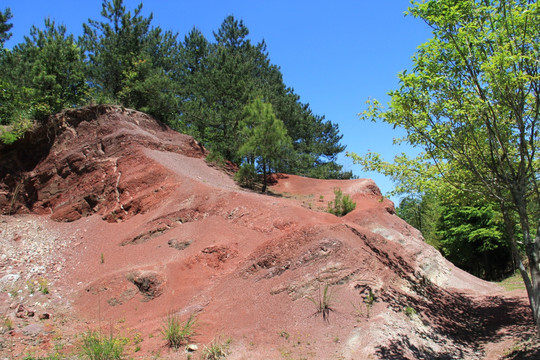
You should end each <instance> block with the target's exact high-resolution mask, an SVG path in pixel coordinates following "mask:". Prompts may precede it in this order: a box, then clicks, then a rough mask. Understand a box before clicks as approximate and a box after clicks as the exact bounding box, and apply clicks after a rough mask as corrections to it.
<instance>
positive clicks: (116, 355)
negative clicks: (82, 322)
mask: <svg viewBox="0 0 540 360" xmlns="http://www.w3.org/2000/svg"><path fill="white" fill-rule="evenodd" d="M124 347H125V344H124V342H123V341H121V340H120V339H118V338H116V337H114V336H113V335H112V331H111V334H110V335H109V336H105V335H103V334H102V333H101V332H99V331H92V330H88V331H87V332H86V333H84V334H83V335H82V343H81V353H82V356H84V357H86V358H88V359H90V360H116V359H123V358H124Z"/></svg>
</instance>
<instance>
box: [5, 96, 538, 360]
mask: <svg viewBox="0 0 540 360" xmlns="http://www.w3.org/2000/svg"><path fill="white" fill-rule="evenodd" d="M206 155H207V152H206V150H205V149H204V148H203V147H202V146H201V145H200V144H198V143H197V142H196V141H195V140H194V139H193V138H191V137H189V136H187V135H183V134H179V133H177V132H174V131H172V130H171V129H169V128H167V127H166V126H164V125H162V124H160V123H159V122H157V121H155V120H154V119H153V118H151V117H149V116H148V115H146V114H143V113H140V112H136V111H133V110H130V109H124V108H121V107H116V106H104V105H99V106H90V107H87V108H83V109H77V110H68V111H65V112H63V113H61V114H58V115H56V116H53V117H51V118H50V119H49V122H48V123H47V124H46V125H43V126H41V127H36V128H35V129H34V130H33V131H32V132H31V133H29V134H28V135H27V136H26V137H25V138H24V139H23V140H21V141H20V142H18V143H15V144H13V145H11V146H3V147H0V180H1V181H0V209H1V211H2V213H3V215H1V217H0V254H1V255H0V290H2V291H0V315H2V321H3V322H2V323H0V328H1V329H0V333H1V338H0V359H4V358H5V359H12V358H22V357H24V356H25V355H28V354H33V355H34V356H43V355H46V354H51V353H52V352H53V351H54V349H60V350H59V351H60V352H61V353H63V354H66V356H72V357H73V358H77V356H78V354H79V353H78V352H77V351H78V349H79V347H80V343H81V334H83V333H84V332H85V331H88V329H100V330H101V331H103V332H104V333H107V334H109V332H110V331H112V332H113V333H114V334H118V336H121V337H123V338H124V339H125V340H126V349H127V351H128V352H129V353H130V356H133V357H134V358H145V359H146V358H157V357H159V358H165V359H166V358H171V359H183V358H188V356H189V355H190V354H188V353H186V352H184V351H183V350H181V351H178V352H175V351H173V350H171V349H169V348H168V347H167V346H166V341H165V340H164V339H163V336H162V334H161V331H162V329H163V326H164V324H165V322H166V319H167V316H168V315H170V314H176V315H178V316H179V317H180V318H181V319H182V320H186V319H188V317H189V316H195V317H196V319H197V325H196V336H194V337H193V339H192V340H191V342H192V343H196V344H198V345H199V350H197V351H196V353H195V356H197V357H198V356H199V355H198V353H200V352H201V349H202V348H203V347H204V345H205V344H210V343H211V342H212V341H214V340H215V341H225V339H229V338H230V339H231V344H230V348H229V356H228V357H227V358H228V359H347V360H349V359H536V358H539V357H540V350H539V349H540V346H539V343H538V340H537V339H536V337H535V329H534V326H533V324H532V320H531V319H532V317H531V314H530V310H529V307H528V300H527V297H526V294H525V292H524V291H523V290H514V291H506V290H504V289H503V288H501V287H500V286H498V285H496V284H493V283H488V282H485V281H482V280H480V279H478V278H475V277H474V276H472V275H470V274H467V273H465V272H464V271H462V270H460V269H458V268H456V267H455V266H454V265H453V264H451V263H450V262H448V261H447V260H445V259H444V258H443V257H442V256H441V254H440V253H439V252H438V251H436V250H435V249H433V248H432V247H430V246H429V245H427V244H426V243H424V241H423V239H422V236H421V234H420V233H419V232H418V231H417V230H416V229H414V228H412V227H411V226H410V225H408V224H407V223H405V222H404V221H403V220H401V219H400V218H399V217H397V216H396V215H395V211H394V206H393V204H392V202H391V201H389V200H388V199H385V198H383V197H382V196H381V193H380V191H379V189H378V188H377V186H376V184H375V183H374V182H373V181H372V180H370V179H357V180H317V179H308V178H303V177H299V176H294V175H287V174H277V175H275V176H274V179H273V185H272V186H271V187H270V189H269V190H270V191H269V194H268V195H264V194H259V193H256V192H251V191H246V190H244V189H241V188H239V187H238V186H237V185H236V184H235V182H234V181H233V180H232V178H231V176H230V175H229V174H228V173H227V172H224V171H221V170H220V169H219V168H216V167H215V166H211V165H209V164H207V163H206V161H205V160H204V158H205V156H206ZM337 187H339V188H340V189H341V190H342V191H343V193H344V194H349V195H350V196H351V197H352V199H353V201H355V202H356V204H357V206H356V209H355V210H354V211H352V212H351V213H349V214H347V215H346V216H344V217H341V218H338V217H336V216H333V215H331V214H329V213H328V212H326V210H327V207H328V202H329V201H331V200H332V199H333V191H334V188H337ZM43 287H46V288H47V290H48V292H47V293H45V292H44V291H41V290H40V289H43ZM325 290H326V293H327V295H328V296H327V297H324V293H325ZM370 293H371V294H373V296H374V302H373V304H372V306H371V305H369V304H368V303H367V301H368V299H369V297H368V295H369V294H370ZM321 301H322V302H323V303H325V308H326V309H327V310H326V311H324V312H322V311H321V312H319V311H318V310H320V308H318V307H320V306H321ZM322 313H324V314H325V316H324V318H323V316H322ZM326 315H328V316H326ZM40 317H41V319H40ZM10 324H11V325H10Z"/></svg>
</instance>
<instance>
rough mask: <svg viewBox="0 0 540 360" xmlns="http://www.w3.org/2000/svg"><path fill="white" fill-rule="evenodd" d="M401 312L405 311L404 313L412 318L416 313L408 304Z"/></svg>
mask: <svg viewBox="0 0 540 360" xmlns="http://www.w3.org/2000/svg"><path fill="white" fill-rule="evenodd" d="M403 312H404V313H405V315H407V316H408V317H409V318H412V317H413V316H414V315H416V314H417V312H416V310H415V309H414V308H412V307H410V306H407V307H405V309H404V310H403Z"/></svg>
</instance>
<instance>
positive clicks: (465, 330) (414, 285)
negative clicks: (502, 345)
mask: <svg viewBox="0 0 540 360" xmlns="http://www.w3.org/2000/svg"><path fill="white" fill-rule="evenodd" d="M351 231H352V232H353V233H355V234H356V235H357V236H359V237H361V238H362V239H363V240H364V242H365V244H366V245H367V246H368V247H369V248H370V249H371V251H372V252H373V254H374V255H375V256H376V257H377V258H378V259H379V261H381V262H382V263H383V264H385V265H386V266H387V267H388V268H390V269H392V271H394V272H395V273H396V274H397V275H399V277H400V278H401V279H404V280H406V281H407V282H408V287H409V289H410V290H411V291H407V292H405V291H404V290H401V289H398V288H387V289H382V291H381V293H380V300H382V301H383V302H385V303H386V304H388V306H389V307H390V308H391V309H392V310H393V311H395V312H406V311H407V310H406V309H408V310H410V311H411V312H412V313H414V317H415V320H414V321H419V322H421V323H423V325H425V326H427V329H428V330H424V329H425V328H424V329H421V328H422V327H421V326H419V327H418V329H416V330H415V331H416V334H415V335H416V338H418V337H420V338H422V339H423V340H424V341H423V342H424V343H425V344H430V345H433V346H419V345H418V344H414V343H413V342H411V340H410V338H409V336H408V335H407V334H399V335H398V336H397V337H396V338H394V339H392V340H391V341H390V342H389V343H387V344H385V345H382V346H379V347H378V349H377V355H378V357H379V358H380V359H390V360H397V359H406V358H411V359H440V360H446V359H467V358H475V359H476V358H482V357H483V356H482V355H483V353H484V351H483V349H484V347H485V345H486V344H489V343H497V342H500V341H502V340H503V339H507V338H508V334H513V335H514V336H515V339H516V345H515V351H514V352H511V353H510V354H509V355H506V357H504V359H505V360H521V359H527V360H528V359H531V360H532V359H540V341H539V340H538V339H537V337H536V329H535V326H534V324H533V322H532V313H531V310H530V308H529V305H528V302H527V301H526V300H525V299H523V298H519V297H504V296H488V297H472V296H470V295H465V294H461V293H458V292H450V291H447V290H445V289H442V288H440V287H439V286H437V285H435V284H433V283H432V282H431V281H429V279H427V278H425V277H424V276H423V275H422V274H420V273H418V272H415V271H414V269H413V268H412V267H411V266H410V265H409V264H408V263H407V262H406V261H405V260H404V259H403V258H402V257H401V256H399V255H398V254H396V253H392V254H389V253H386V252H384V251H381V250H380V249H379V248H378V247H377V246H376V244H374V243H371V241H369V240H368V239H367V238H366V237H365V236H363V235H362V234H360V233H359V232H357V231H356V230H355V229H353V228H351ZM416 318H417V319H416ZM411 321H412V320H411ZM449 340H450V341H449ZM449 342H451V343H453V345H452V346H449V345H450V344H449ZM432 347H433V348H438V349H439V350H438V351H435V350H433V348H432ZM441 349H444V350H442V351H441ZM510 351H511V349H509V352H510ZM406 354H408V355H406Z"/></svg>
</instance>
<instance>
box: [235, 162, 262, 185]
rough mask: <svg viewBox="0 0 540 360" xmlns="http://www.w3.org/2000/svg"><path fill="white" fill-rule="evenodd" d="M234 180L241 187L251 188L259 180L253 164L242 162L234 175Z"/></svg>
mask: <svg viewBox="0 0 540 360" xmlns="http://www.w3.org/2000/svg"><path fill="white" fill-rule="evenodd" d="M234 180H235V181H236V182H237V183H238V185H240V186H241V187H244V188H248V189H253V188H255V185H256V184H257V182H258V181H259V175H258V174H257V170H255V166H254V165H253V164H243V165H242V166H240V169H239V170H238V171H237V172H236V174H235V175H234Z"/></svg>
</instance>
